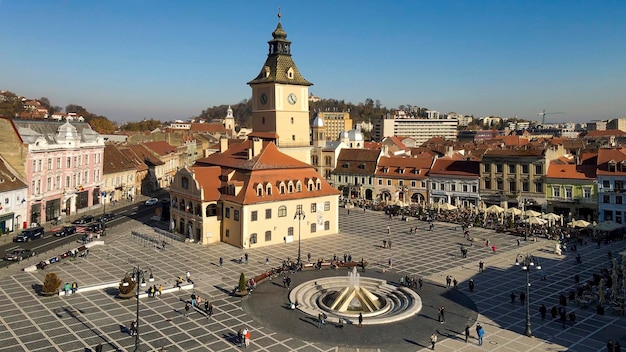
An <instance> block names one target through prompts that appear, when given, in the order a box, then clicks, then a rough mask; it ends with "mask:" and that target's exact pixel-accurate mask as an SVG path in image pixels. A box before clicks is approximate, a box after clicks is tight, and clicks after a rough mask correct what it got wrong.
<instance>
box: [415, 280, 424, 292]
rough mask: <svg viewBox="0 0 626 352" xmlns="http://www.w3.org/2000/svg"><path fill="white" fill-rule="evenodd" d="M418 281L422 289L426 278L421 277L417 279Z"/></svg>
mask: <svg viewBox="0 0 626 352" xmlns="http://www.w3.org/2000/svg"><path fill="white" fill-rule="evenodd" d="M417 283H418V285H419V287H420V290H421V289H422V285H423V284H424V280H422V278H421V277H420V278H419V280H417Z"/></svg>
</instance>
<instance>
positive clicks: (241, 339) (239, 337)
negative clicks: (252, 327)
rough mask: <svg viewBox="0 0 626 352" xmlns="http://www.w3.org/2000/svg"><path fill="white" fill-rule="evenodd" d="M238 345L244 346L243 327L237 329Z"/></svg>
mask: <svg viewBox="0 0 626 352" xmlns="http://www.w3.org/2000/svg"><path fill="white" fill-rule="evenodd" d="M237 347H239V348H241V347H243V329H239V331H237Z"/></svg>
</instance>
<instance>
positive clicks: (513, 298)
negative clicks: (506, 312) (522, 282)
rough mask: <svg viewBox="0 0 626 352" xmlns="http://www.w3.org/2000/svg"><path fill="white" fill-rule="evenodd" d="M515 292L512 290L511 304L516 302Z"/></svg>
mask: <svg viewBox="0 0 626 352" xmlns="http://www.w3.org/2000/svg"><path fill="white" fill-rule="evenodd" d="M515 297H517V296H515V292H511V304H515Z"/></svg>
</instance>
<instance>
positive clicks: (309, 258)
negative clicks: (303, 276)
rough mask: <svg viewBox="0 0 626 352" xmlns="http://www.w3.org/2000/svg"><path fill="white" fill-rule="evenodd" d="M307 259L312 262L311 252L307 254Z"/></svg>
mask: <svg viewBox="0 0 626 352" xmlns="http://www.w3.org/2000/svg"><path fill="white" fill-rule="evenodd" d="M306 260H307V261H308V262H309V263H310V262H311V252H309V253H307V254H306Z"/></svg>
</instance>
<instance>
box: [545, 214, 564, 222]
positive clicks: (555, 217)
mask: <svg viewBox="0 0 626 352" xmlns="http://www.w3.org/2000/svg"><path fill="white" fill-rule="evenodd" d="M541 218H542V219H545V220H548V221H555V222H556V221H558V220H560V219H561V216H559V215H556V214H555V213H548V214H543V215H541Z"/></svg>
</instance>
